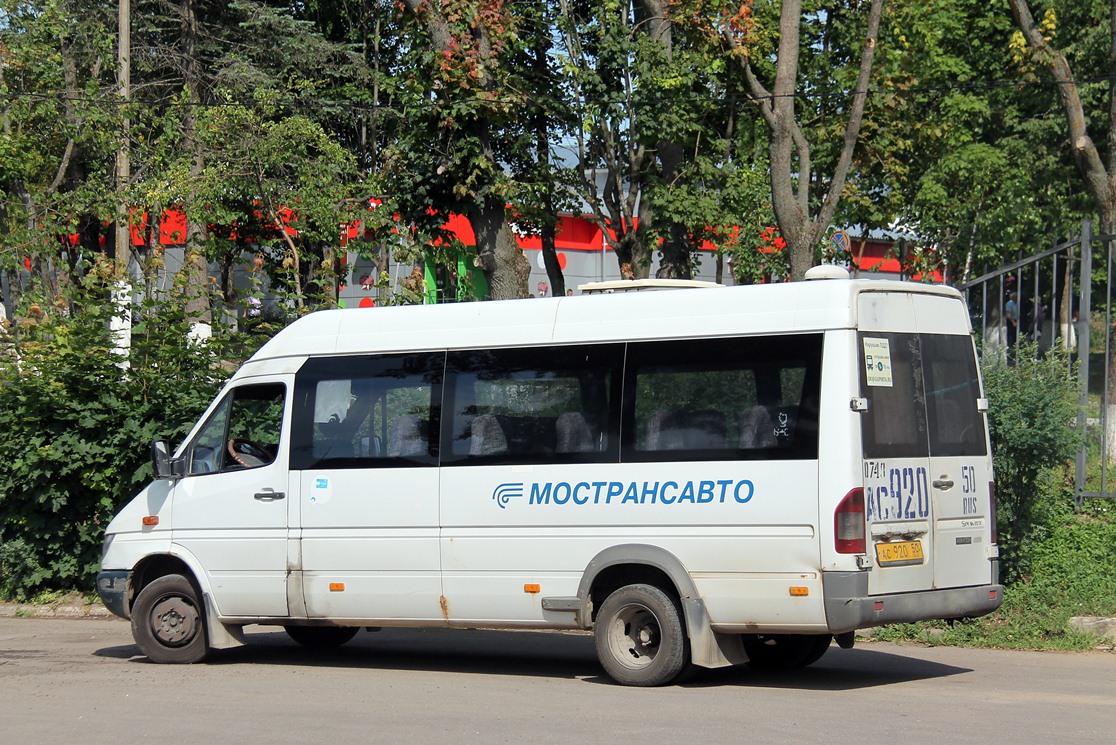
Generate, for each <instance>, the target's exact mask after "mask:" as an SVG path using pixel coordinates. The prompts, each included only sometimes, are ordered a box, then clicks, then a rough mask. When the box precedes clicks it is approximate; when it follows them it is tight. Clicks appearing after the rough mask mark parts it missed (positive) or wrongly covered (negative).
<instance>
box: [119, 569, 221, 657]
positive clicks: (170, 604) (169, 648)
mask: <svg viewBox="0 0 1116 745" xmlns="http://www.w3.org/2000/svg"><path fill="white" fill-rule="evenodd" d="M132 636H133V637H134V638H135V640H136V644H138V645H139V648H140V650H141V651H142V652H143V653H144V654H145V655H147V658H148V659H149V660H151V661H152V662H163V663H170V664H189V663H193V662H201V661H202V660H203V659H205V655H206V653H207V652H208V651H209V650H208V647H207V643H206V635H205V620H204V611H203V609H202V604H201V603H200V602H199V601H198V594H197V592H196V591H195V590H194V586H193V585H192V584H191V583H190V580H188V579H186V578H185V577H183V576H182V575H181V574H168V575H167V576H165V577H160V578H159V579H157V580H155V581H154V582H151V583H150V584H149V585H147V586H146V587H144V588H143V589H142V590H141V591H140V594H139V597H137V598H136V603H135V605H134V606H132Z"/></svg>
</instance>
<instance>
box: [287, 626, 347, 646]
mask: <svg viewBox="0 0 1116 745" xmlns="http://www.w3.org/2000/svg"><path fill="white" fill-rule="evenodd" d="M283 630H284V631H286V632H287V636H289V637H291V638H292V639H294V640H295V641H296V642H298V643H299V644H301V645H302V646H304V647H311V648H314V649H328V648H330V647H340V646H341V645H342V644H344V643H345V642H347V641H349V640H350V639H352V638H353V637H354V636H356V635H357V632H358V631H360V628H359V627H356V626H284V627H283Z"/></svg>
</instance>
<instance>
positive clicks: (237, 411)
mask: <svg viewBox="0 0 1116 745" xmlns="http://www.w3.org/2000/svg"><path fill="white" fill-rule="evenodd" d="M285 393H286V386H284V385H283V384H282V383H264V384H261V385H246V386H241V387H239V388H236V389H234V390H232V391H230V392H229V395H228V396H226V397H225V400H224V401H222V402H221V405H220V406H218V407H217V409H216V410H215V411H214V412H213V415H212V416H211V417H210V418H209V421H208V422H206V424H205V426H204V427H202V429H201V431H200V432H199V433H198V436H197V437H196V438H195V440H194V443H193V445H191V446H190V451H189V455H188V464H189V467H188V469H187V473H188V474H191V475H193V474H202V473H217V472H220V471H231V470H237V469H244V468H257V467H259V466H264V465H267V464H269V463H271V462H272V461H274V460H275V456H276V454H277V453H278V451H279V436H280V433H281V432H282V426H283V400H284V397H285Z"/></svg>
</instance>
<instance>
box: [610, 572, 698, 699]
mask: <svg viewBox="0 0 1116 745" xmlns="http://www.w3.org/2000/svg"><path fill="white" fill-rule="evenodd" d="M594 634H595V638H596V647H597V659H599V660H600V662H601V666H602V667H603V668H604V669H605V672H606V673H608V674H609V676H610V677H611V678H612V679H613V680H615V681H616V682H617V683H622V684H623V685H630V686H659V685H666V684H667V683H670V682H671V681H673V680H674V679H675V678H677V677H678V675H679V673H681V672H682V671H683V670H685V669H686V668H687V667H688V666H689V664H690V645H689V641H688V640H687V639H686V632H685V630H684V626H683V623H682V611H681V609H680V608H679V606H678V601H677V600H675V599H674V598H672V597H671V596H670V595H667V594H666V593H665V592H663V591H662V590H660V589H659V588H657V587H653V586H652V585H627V586H625V587H621V588H620V589H618V590H616V591H615V592H613V593H612V594H611V595H609V596H608V598H606V599H605V601H604V603H602V604H601V609H600V612H599V613H598V614H597V625H596V629H595V632H594Z"/></svg>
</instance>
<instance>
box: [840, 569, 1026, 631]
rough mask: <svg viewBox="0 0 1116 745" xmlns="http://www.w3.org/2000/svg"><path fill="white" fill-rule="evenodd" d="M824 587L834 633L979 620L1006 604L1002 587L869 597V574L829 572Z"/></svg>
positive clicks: (990, 585)
mask: <svg viewBox="0 0 1116 745" xmlns="http://www.w3.org/2000/svg"><path fill="white" fill-rule="evenodd" d="M822 585H823V587H824V590H825V618H826V624H827V625H828V626H829V630H830V631H831V632H832V633H834V634H840V633H844V632H846V631H855V630H856V629H867V628H871V627H873V626H882V625H884V624H887V623H910V622H913V621H927V620H931V619H953V618H975V617H977V616H984V615H987V614H989V613H991V612H992V611H994V610H996V609H997V608H999V607H1000V604H1001V603H1003V601H1004V586H1003V585H1000V584H988V585H977V586H975V587H951V588H948V589H941V590H927V591H925V592H903V593H896V594H894V595H869V594H868V573H867V572H826V573H825V574H823V575H822Z"/></svg>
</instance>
